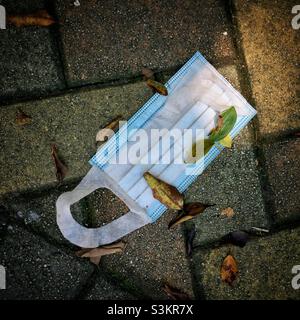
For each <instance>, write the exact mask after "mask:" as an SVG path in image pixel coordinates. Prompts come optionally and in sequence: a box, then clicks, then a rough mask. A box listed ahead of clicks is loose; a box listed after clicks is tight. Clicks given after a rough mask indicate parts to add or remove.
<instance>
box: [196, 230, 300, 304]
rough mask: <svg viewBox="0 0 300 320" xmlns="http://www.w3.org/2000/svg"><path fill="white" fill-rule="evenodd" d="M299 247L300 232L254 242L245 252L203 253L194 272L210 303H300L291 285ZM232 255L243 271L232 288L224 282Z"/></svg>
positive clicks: (233, 249)
mask: <svg viewBox="0 0 300 320" xmlns="http://www.w3.org/2000/svg"><path fill="white" fill-rule="evenodd" d="M299 243H300V230H299V228H298V229H294V230H286V231H282V232H280V233H278V234H274V235H272V236H268V237H265V238H260V239H256V240H252V241H250V242H248V243H247V244H246V246H245V247H244V248H239V247H232V246H231V247H229V246H228V247H222V248H218V249H214V250H207V251H203V250H199V251H198V252H197V253H196V254H195V255H194V258H193V264H194V266H193V270H194V272H195V277H196V279H197V282H198V284H200V286H202V290H203V291H202V294H204V297H205V298H206V299H209V300H219V299H225V300H231V299H234V300H235V299H238V300H239V299H247V300H248V299H251V300H260V299H267V300H269V299H270V300H273V299H280V300H285V299H293V300H299V299H300V291H299V289H298V290H295V289H293V287H292V283H291V282H292V279H293V277H294V276H295V274H292V268H293V266H294V265H299V260H300V250H299V249H300V247H299ZM229 253H230V254H232V255H233V256H234V258H235V259H236V261H237V265H238V270H239V273H238V277H237V280H236V281H235V282H234V283H233V285H232V286H229V285H228V284H226V283H224V282H222V281H221V279H220V268H221V264H222V261H223V259H224V258H225V257H226V256H227V254H229ZM295 281H296V280H295ZM298 283H299V281H298Z"/></svg>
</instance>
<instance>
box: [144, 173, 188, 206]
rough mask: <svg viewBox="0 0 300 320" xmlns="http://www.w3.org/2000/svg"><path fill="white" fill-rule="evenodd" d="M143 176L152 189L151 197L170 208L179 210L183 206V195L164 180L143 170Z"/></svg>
mask: <svg viewBox="0 0 300 320" xmlns="http://www.w3.org/2000/svg"><path fill="white" fill-rule="evenodd" d="M144 178H145V180H146V181H147V183H148V185H149V187H150V188H151V189H152V193H153V197H154V198H155V199H157V200H159V201H160V202H161V203H162V204H164V205H165V206H166V207H168V208H170V209H175V210H180V209H182V207H183V195H182V194H181V193H180V192H179V191H178V190H177V189H176V188H175V187H174V186H171V185H169V184H167V183H166V182H164V181H162V180H160V179H158V178H155V177H154V176H153V175H152V174H151V173H149V172H145V173H144Z"/></svg>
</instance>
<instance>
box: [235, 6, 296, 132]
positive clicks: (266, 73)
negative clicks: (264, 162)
mask: <svg viewBox="0 0 300 320" xmlns="http://www.w3.org/2000/svg"><path fill="white" fill-rule="evenodd" d="M234 3H235V6H236V19H237V22H238V28H239V31H240V34H241V37H242V42H241V46H242V49H243V52H244V55H245V59H246V63H247V67H248V70H249V73H250V78H251V87H252V92H253V95H254V99H255V101H256V107H257V110H258V119H259V128H260V133H261V134H262V137H264V136H265V135H267V134H278V133H280V132H281V131H284V132H289V131H292V130H296V129H298V128H299V127H300V116H299V103H300V101H299V87H298V81H299V55H300V46H299V43H300V33H299V31H298V30H293V28H292V26H291V19H292V17H293V15H292V14H291V10H292V7H293V6H294V5H296V4H297V2H296V1H266V0H259V1H244V0H235V1H234ZM253 17H255V19H254V18H253Z"/></svg>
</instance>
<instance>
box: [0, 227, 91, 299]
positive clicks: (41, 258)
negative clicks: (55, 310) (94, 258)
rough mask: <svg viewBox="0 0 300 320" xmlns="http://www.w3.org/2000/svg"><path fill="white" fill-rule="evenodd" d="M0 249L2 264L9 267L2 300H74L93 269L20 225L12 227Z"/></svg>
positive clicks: (0, 261)
mask: <svg viewBox="0 0 300 320" xmlns="http://www.w3.org/2000/svg"><path fill="white" fill-rule="evenodd" d="M0 248H1V249H0V264H1V265H3V266H4V267H5V268H6V290H0V300H7V299H10V300H19V299H21V300H28V299H30V300H31V299H32V300H33V299H34V300H35V299H51V300H52V299H72V298H74V297H75V296H76V295H77V294H78V293H79V290H81V289H82V287H83V285H84V284H85V283H86V281H87V279H88V278H89V277H90V275H91V273H92V271H93V267H92V266H90V265H88V264H85V263H83V262H82V261H80V260H79V258H76V257H75V256H71V255H68V254H66V253H65V252H63V251H61V250H60V249H58V248H56V247H54V246H52V245H49V244H48V243H46V242H45V241H43V240H42V239H41V238H39V237H37V236H35V235H33V234H31V233H30V232H28V231H26V230H25V229H23V228H20V227H19V226H17V225H11V226H10V228H9V233H8V234H7V236H6V238H5V240H4V242H3V243H1V247H0Z"/></svg>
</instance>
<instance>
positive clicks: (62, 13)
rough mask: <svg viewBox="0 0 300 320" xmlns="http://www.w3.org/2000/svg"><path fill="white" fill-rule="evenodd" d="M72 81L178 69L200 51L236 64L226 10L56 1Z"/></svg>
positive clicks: (197, 4)
mask: <svg viewBox="0 0 300 320" xmlns="http://www.w3.org/2000/svg"><path fill="white" fill-rule="evenodd" d="M56 4H57V6H56V7H57V13H58V16H59V19H60V22H61V24H60V31H61V35H62V43H63V48H64V55H65V68H66V71H67V80H68V83H69V84H71V85H73V84H78V83H91V82H99V81H100V82H105V81H107V80H112V79H122V78H129V77H131V76H137V75H141V69H142V68H143V67H144V66H147V67H150V68H151V69H153V70H155V71H161V70H168V69H171V68H174V67H175V68H177V67H178V66H179V65H182V64H183V63H184V62H185V61H186V60H187V59H188V58H189V57H191V56H192V55H193V54H194V52H195V51H197V50H200V51H201V52H202V53H203V54H204V55H205V56H206V57H207V59H209V60H210V61H213V62H214V63H218V64H223V63H229V62H232V61H233V57H234V50H233V46H232V42H231V36H230V27H229V24H228V20H227V15H226V11H225V8H224V6H223V5H222V4H221V2H219V1H217V0H209V1H199V0H197V1H196V0H193V1H185V2H184V3H183V2H182V1H160V0H155V1H152V0H151V1H137V0H134V1H132V0H130V1H129V0H126V1H123V0H118V1H115V2H113V3H111V2H107V1H83V2H81V5H80V6H79V7H75V6H74V5H73V2H67V1H63V0H57V1H56Z"/></svg>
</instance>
